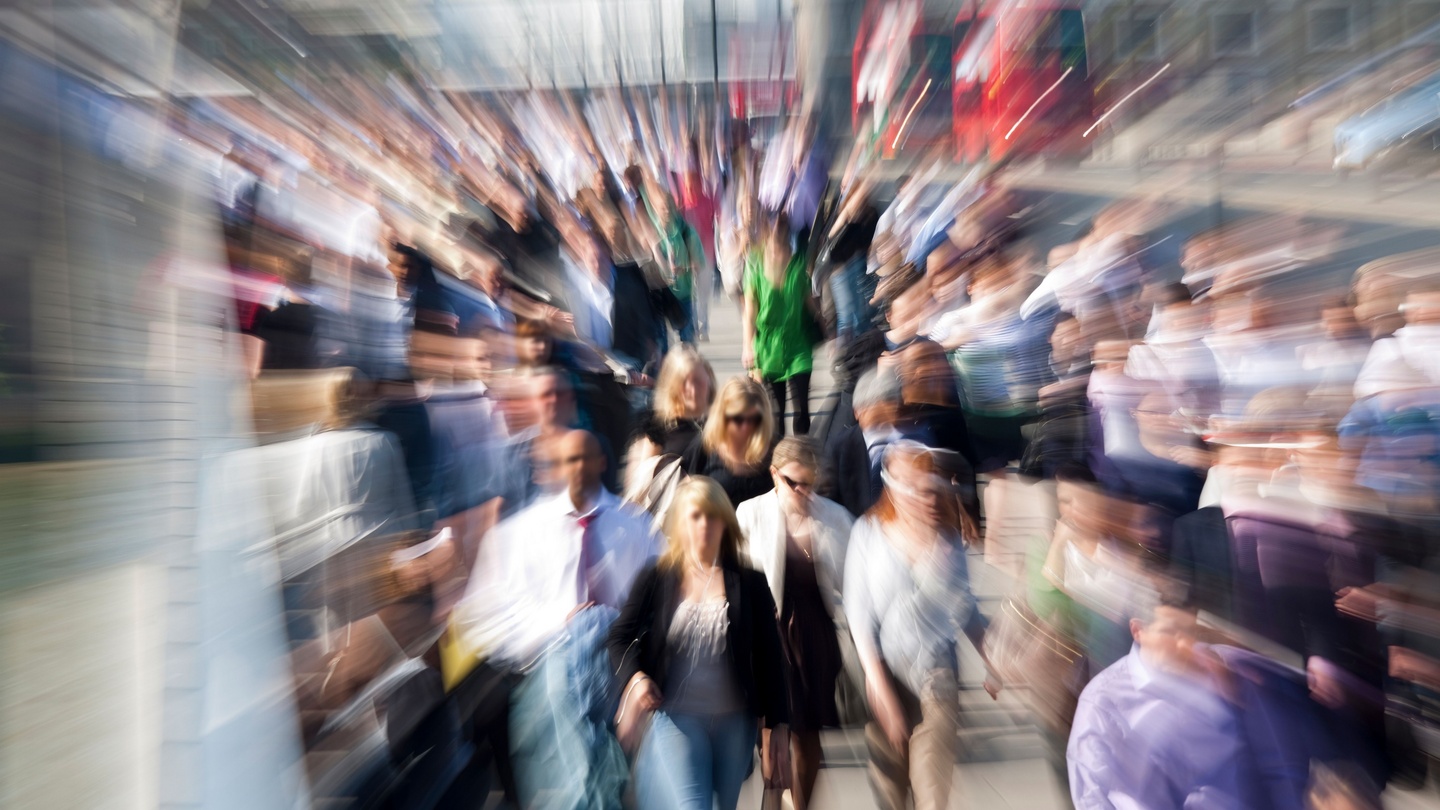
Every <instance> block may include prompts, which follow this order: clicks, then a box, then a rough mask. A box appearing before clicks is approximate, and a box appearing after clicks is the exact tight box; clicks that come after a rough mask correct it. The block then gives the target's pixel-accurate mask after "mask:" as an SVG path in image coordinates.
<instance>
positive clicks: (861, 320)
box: [830, 253, 875, 346]
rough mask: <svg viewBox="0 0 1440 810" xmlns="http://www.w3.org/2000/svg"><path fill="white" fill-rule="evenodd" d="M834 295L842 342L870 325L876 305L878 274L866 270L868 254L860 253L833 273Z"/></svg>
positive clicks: (837, 331)
mask: <svg viewBox="0 0 1440 810" xmlns="http://www.w3.org/2000/svg"><path fill="white" fill-rule="evenodd" d="M830 295H831V297H832V298H833V299H834V300H835V331H836V336H837V337H838V338H839V340H840V345H842V346H843V345H845V344H846V343H848V342H849V341H850V340H851V339H853V338H854V337H855V336H856V335H858V334H860V333H862V332H864V331H866V330H867V329H869V328H870V326H871V322H872V321H873V320H874V318H875V307H874V306H872V305H871V304H870V299H871V298H872V297H873V296H874V295H875V277H874V276H872V275H870V274H868V273H866V272H865V256H864V254H863V253H862V254H860V255H857V256H855V257H854V258H852V259H851V260H850V261H848V262H846V263H845V266H844V267H841V268H840V269H839V270H836V271H835V272H834V273H832V274H831V276H830Z"/></svg>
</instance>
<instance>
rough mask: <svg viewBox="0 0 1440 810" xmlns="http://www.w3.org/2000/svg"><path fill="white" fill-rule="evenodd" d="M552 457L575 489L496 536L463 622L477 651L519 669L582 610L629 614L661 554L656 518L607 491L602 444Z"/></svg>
mask: <svg viewBox="0 0 1440 810" xmlns="http://www.w3.org/2000/svg"><path fill="white" fill-rule="evenodd" d="M555 447H556V449H557V455H558V458H557V459H556V461H557V464H558V467H559V469H560V470H561V471H562V474H563V475H564V476H565V478H566V480H567V481H568V482H569V486H568V487H567V488H566V489H565V490H564V491H563V492H561V493H559V494H557V495H550V496H545V497H542V498H541V499H540V500H537V501H536V502H535V503H534V504H532V505H530V506H529V507H527V508H525V509H524V510H522V511H520V512H519V513H517V514H515V515H514V516H513V517H511V518H509V519H507V520H505V521H503V522H501V523H500V525H498V526H496V527H495V530H494V531H493V532H491V534H490V536H489V537H487V538H486V539H485V541H484V542H483V543H482V544H481V551H480V559H479V560H478V561H477V563H476V566H475V572H474V574H473V575H472V576H471V578H470V590H469V593H467V594H466V597H465V604H464V605H462V606H461V608H459V614H460V615H459V616H458V617H457V625H458V627H459V628H460V629H461V632H463V633H465V634H467V636H470V637H471V638H472V639H473V640H474V641H475V642H477V643H478V648H479V649H482V650H486V651H487V652H488V654H489V656H490V657H491V658H492V659H494V660H496V661H499V662H503V663H505V664H508V665H510V666H512V667H518V668H521V669H524V668H527V667H529V666H530V665H532V664H533V663H534V662H535V661H537V660H538V659H539V658H540V657H541V655H543V653H544V652H545V650H546V649H547V648H548V646H549V645H550V644H551V643H552V642H553V641H554V640H555V639H556V638H558V637H560V636H561V634H562V633H563V631H564V629H565V625H566V623H567V622H568V621H569V620H570V618H571V617H572V616H573V615H574V614H575V613H576V612H577V611H578V610H579V609H580V608H581V607H585V606H589V605H608V606H610V607H613V608H616V609H619V608H620V607H621V606H623V605H624V603H625V600H626V598H627V597H628V596H629V594H630V585H631V583H632V582H634V579H635V576H636V575H637V574H638V573H639V572H640V570H641V569H642V568H643V567H644V566H645V565H646V564H647V563H649V562H650V560H652V559H653V558H654V557H655V556H656V555H658V554H659V552H660V541H659V537H658V535H657V534H656V532H655V530H654V527H653V526H652V525H651V521H650V518H649V515H647V514H646V513H645V512H643V511H641V510H640V509H638V508H637V507H634V506H632V505H630V504H626V503H624V502H622V501H621V500H620V499H619V498H618V497H616V496H615V495H614V494H612V493H611V492H609V491H608V490H606V489H605V487H604V486H602V485H601V481H600V479H601V475H602V474H603V473H604V471H605V468H606V461H605V454H604V453H603V452H602V451H601V447H600V443H599V441H598V440H597V439H596V438H595V437H594V436H593V435H591V434H590V433H587V432H585V431H583V430H575V431H571V432H570V433H567V434H566V435H565V436H564V437H563V438H561V439H560V441H559V442H558V443H557V444H556V445H555ZM472 634H473V635H472ZM467 646H468V645H467Z"/></svg>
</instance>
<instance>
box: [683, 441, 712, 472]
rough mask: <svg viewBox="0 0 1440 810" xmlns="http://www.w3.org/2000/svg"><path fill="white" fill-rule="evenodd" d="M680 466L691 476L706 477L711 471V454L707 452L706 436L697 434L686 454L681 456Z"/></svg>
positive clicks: (686, 449)
mask: <svg viewBox="0 0 1440 810" xmlns="http://www.w3.org/2000/svg"><path fill="white" fill-rule="evenodd" d="M680 466H681V468H683V469H684V470H685V472H687V473H689V474H691V475H704V474H705V473H706V472H707V471H709V469H710V454H709V453H707V452H705V434H704V433H703V432H702V433H697V434H696V435H695V438H693V439H691V440H690V444H689V446H687V447H686V448H685V452H684V453H681V454H680Z"/></svg>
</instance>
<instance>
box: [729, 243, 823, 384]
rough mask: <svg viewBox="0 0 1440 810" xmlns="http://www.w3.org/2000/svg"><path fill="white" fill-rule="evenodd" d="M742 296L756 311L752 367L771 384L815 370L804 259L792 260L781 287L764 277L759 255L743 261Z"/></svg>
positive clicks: (812, 329)
mask: <svg viewBox="0 0 1440 810" xmlns="http://www.w3.org/2000/svg"><path fill="white" fill-rule="evenodd" d="M745 296H746V297H747V298H749V297H753V298H754V300H755V303H756V311H755V367H756V368H757V369H759V371H760V374H761V375H762V376H764V378H765V379H766V380H768V381H770V382H780V381H781V380H788V379H790V378H791V377H794V376H795V375H797V374H805V373H807V372H809V371H810V370H811V369H812V368H814V364H815V361H814V347H815V343H816V342H817V339H818V335H816V325H815V319H814V318H812V317H811V316H810V311H809V309H808V308H807V306H806V303H807V301H808V299H809V296H810V279H809V278H808V277H807V276H806V275H805V257H803V256H792V257H791V259H790V263H789V264H788V265H786V267H785V282H784V284H782V285H781V286H780V287H778V288H777V287H775V286H774V285H773V284H771V283H770V279H769V278H767V277H766V276H765V270H764V266H763V264H762V262H761V259H760V254H759V252H758V251H757V252H755V253H752V254H750V256H748V257H747V258H746V260H745Z"/></svg>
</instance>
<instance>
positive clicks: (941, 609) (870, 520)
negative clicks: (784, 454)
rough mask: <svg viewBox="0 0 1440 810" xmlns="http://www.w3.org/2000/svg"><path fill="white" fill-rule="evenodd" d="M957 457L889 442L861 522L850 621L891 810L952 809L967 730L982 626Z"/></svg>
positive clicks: (884, 802)
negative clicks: (961, 729) (962, 712)
mask: <svg viewBox="0 0 1440 810" xmlns="http://www.w3.org/2000/svg"><path fill="white" fill-rule="evenodd" d="M948 456H949V454H948V453H947V452H946V451H938V450H933V449H931V448H928V447H925V446H924V445H921V444H919V443H917V442H913V441H900V442H896V443H894V444H892V445H890V447H889V449H888V450H887V452H886V454H885V460H884V468H883V471H882V475H881V478H882V481H883V482H884V489H883V490H882V492H881V494H880V499H879V500H878V501H877V502H876V503H875V506H873V507H872V508H871V509H870V511H869V512H867V513H866V514H865V515H864V516H863V517H861V518H860V519H859V520H858V521H856V523H855V528H854V530H853V531H852V532H851V534H850V545H849V549H848V552H847V555H846V559H845V591H844V593H845V615H846V618H847V619H849V624H850V631H851V633H852V635H853V636H854V639H855V649H856V652H857V653H858V654H859V657H860V664H861V667H862V669H863V670H864V673H865V693H866V697H867V698H868V700H869V702H870V711H871V714H872V716H873V717H874V721H873V722H871V723H870V724H869V725H867V726H866V728H865V743H866V746H867V748H868V749H869V752H870V787H871V789H872V790H873V792H874V794H875V800H876V803H877V804H878V805H879V806H880V807H881V808H884V810H900V808H904V807H905V806H906V797H907V795H911V794H913V796H914V800H915V808H916V810H939V808H945V807H948V806H949V802H950V783H951V778H952V776H953V774H954V770H955V755H956V750H955V746H956V741H957V737H956V735H957V732H958V723H959V717H958V713H959V694H958V680H959V679H958V673H957V660H956V649H955V644H956V638H957V637H958V635H959V633H960V632H961V631H962V630H965V631H967V634H969V631H970V629H971V628H973V627H974V624H975V623H974V621H973V619H974V614H975V610H976V608H975V597H974V596H973V595H972V594H971V593H970V578H969V572H968V569H967V566H966V560H965V547H964V545H963V543H962V542H961V536H960V531H959V529H958V527H959V525H960V521H959V505H958V501H959V499H958V498H957V497H956V488H957V484H956V480H955V479H956V476H955V475H954V474H953V473H952V472H951V469H950V467H951V465H950V464H949V463H947V461H948Z"/></svg>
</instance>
